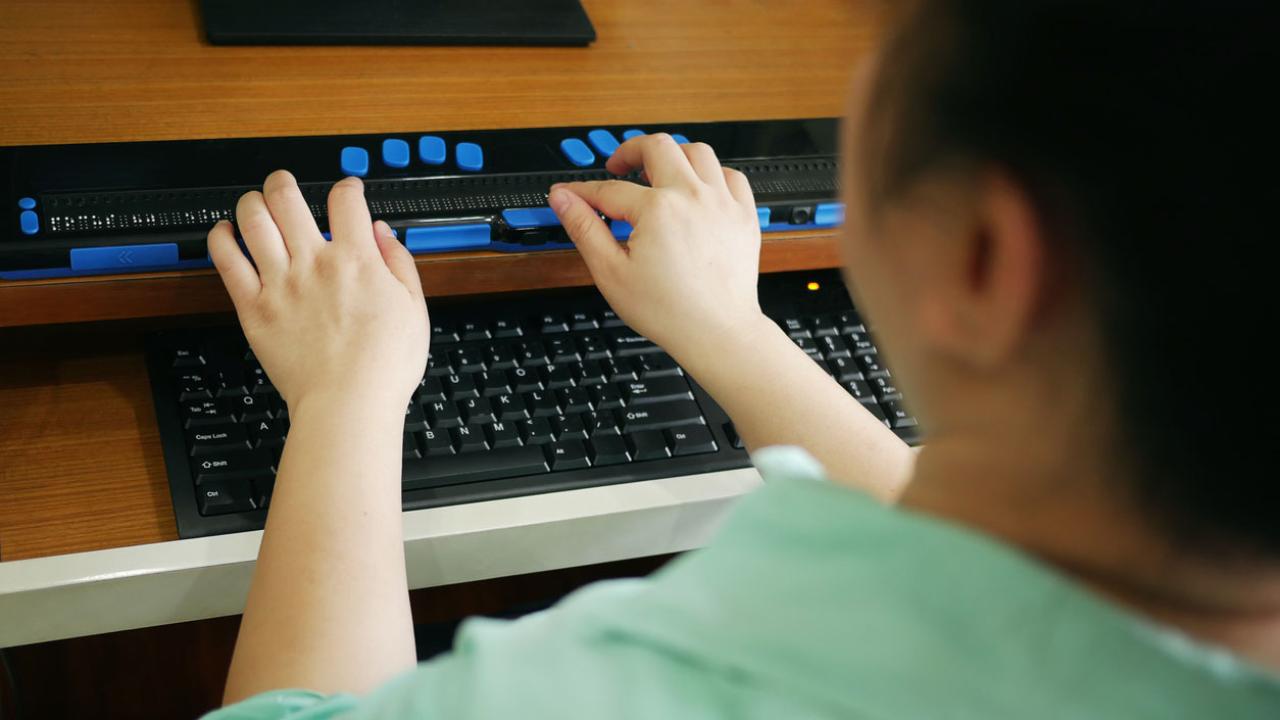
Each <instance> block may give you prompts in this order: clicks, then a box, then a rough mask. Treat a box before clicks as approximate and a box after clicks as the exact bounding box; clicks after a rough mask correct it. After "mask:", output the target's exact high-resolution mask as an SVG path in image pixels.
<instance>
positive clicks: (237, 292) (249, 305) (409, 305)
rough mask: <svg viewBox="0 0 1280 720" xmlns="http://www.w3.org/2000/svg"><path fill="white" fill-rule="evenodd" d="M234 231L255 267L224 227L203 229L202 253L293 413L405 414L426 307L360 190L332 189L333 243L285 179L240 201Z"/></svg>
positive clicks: (413, 272)
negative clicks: (338, 406)
mask: <svg viewBox="0 0 1280 720" xmlns="http://www.w3.org/2000/svg"><path fill="white" fill-rule="evenodd" d="M236 221H237V224H238V226H239V228H240V233H241V235H242V236H243V237H244V242H245V246H246V247H248V249H249V253H250V254H251V255H252V256H253V264H251V263H250V262H249V259H248V258H246V257H245V256H244V253H242V252H241V251H240V248H239V246H238V245H237V244H236V240H235V235H234V234H233V232H232V228H231V223H228V222H226V221H223V222H220V223H218V224H217V225H215V226H214V227H213V229H212V230H211V231H209V255H210V257H212V258H213V263H214V265H215V266H216V267H217V268H218V273H219V274H220V275H221V276H222V281H223V283H224V284H225V285H226V287H227V292H228V293H229V294H230V295H231V300H232V302H233V303H234V304H235V308H236V314H237V315H238V316H239V318H240V324H241V326H242V327H243V328H244V333H245V336H246V337H247V338H248V339H249V344H250V345H251V346H252V347H253V351H254V353H255V354H256V355H257V357H258V361H259V362H261V363H262V367H263V369H264V370H266V372H267V375H268V376H269V377H270V378H271V382H272V383H273V384H274V385H275V386H276V388H277V389H278V390H279V391H280V395H281V396H282V397H283V398H284V401H285V402H286V403H288V405H289V406H290V408H291V410H296V408H297V406H298V405H300V404H305V403H308V402H310V399H311V398H312V397H315V396H329V397H330V398H334V396H338V397H337V399H338V401H339V403H341V402H355V401H357V400H359V401H364V400H368V401H373V402H377V403H379V404H380V406H382V405H385V406H386V407H395V408H396V409H397V410H398V411H402V410H403V408H404V405H405V404H406V403H407V402H408V401H409V397H410V395H411V394H412V392H413V390H414V388H416V387H417V385H418V382H419V381H420V380H421V379H422V375H423V372H424V371H425V368H426V362H427V348H428V342H429V335H430V333H429V329H428V328H429V326H428V318H427V306H426V303H425V301H424V299H423V294H422V284H421V280H420V279H419V277H418V271H417V267H416V265H415V264H414V261H413V256H412V255H410V254H409V251H408V250H406V249H405V247H404V246H403V245H401V244H400V242H399V241H398V240H397V239H396V238H395V236H394V235H392V233H391V228H390V227H388V226H387V224H386V223H385V222H382V221H379V222H378V223H376V224H375V223H371V222H370V217H369V207H368V205H367V204H366V202H365V199H364V186H363V184H362V183H361V182H360V181H359V180H358V179H356V178H347V179H345V180H343V181H341V182H339V183H337V184H336V185H334V186H333V189H332V190H331V191H330V193H329V228H330V230H331V233H332V237H333V240H332V241H331V242H326V241H325V239H324V238H323V237H322V236H321V235H320V230H319V228H317V227H316V223H315V220H314V219H313V218H312V217H311V211H310V210H309V209H308V207H307V203H306V201H305V200H304V199H303V197H302V193H301V191H300V190H299V189H298V184H297V182H296V181H295V180H294V178H293V176H292V175H291V174H289V173H288V172H286V171H283V170H277V171H276V172H274V173H272V174H271V175H270V176H269V177H267V180H266V182H265V183H263V186H262V192H249V193H245V195H244V196H243V197H241V198H240V202H239V204H238V205H237V206H236ZM255 264H256V265H257V268H256V269H255V268H254V265H255Z"/></svg>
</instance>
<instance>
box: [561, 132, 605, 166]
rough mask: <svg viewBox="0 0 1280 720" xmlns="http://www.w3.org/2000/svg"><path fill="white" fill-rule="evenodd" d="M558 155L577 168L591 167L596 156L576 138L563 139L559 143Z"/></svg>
mask: <svg viewBox="0 0 1280 720" xmlns="http://www.w3.org/2000/svg"><path fill="white" fill-rule="evenodd" d="M560 153H561V154H563V155H564V157H565V159H566V160H568V161H569V162H571V163H573V164H574V165H576V166H577V167H591V166H592V165H593V164H595V161H596V154H595V153H593V152H591V148H589V147H587V144H586V143H584V142H582V141H581V140H579V139H578V138H565V139H563V140H561V141H560Z"/></svg>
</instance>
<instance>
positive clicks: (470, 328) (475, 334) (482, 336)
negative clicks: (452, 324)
mask: <svg viewBox="0 0 1280 720" xmlns="http://www.w3.org/2000/svg"><path fill="white" fill-rule="evenodd" d="M458 331H459V333H461V335H462V341H463V342H468V341H472V340H488V339H489V328H487V327H485V326H484V325H482V324H481V323H478V322H464V323H462V324H461V325H459V326H458Z"/></svg>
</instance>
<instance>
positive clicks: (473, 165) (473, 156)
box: [453, 142, 484, 172]
mask: <svg viewBox="0 0 1280 720" xmlns="http://www.w3.org/2000/svg"><path fill="white" fill-rule="evenodd" d="M453 159H454V161H456V162H457V163H458V169H459V170H466V171H468V172H480V171H481V170H483V169H484V150H482V149H481V148H480V146H479V145H477V144H475V143H469V142H462V143H458V144H457V145H455V146H454V148H453Z"/></svg>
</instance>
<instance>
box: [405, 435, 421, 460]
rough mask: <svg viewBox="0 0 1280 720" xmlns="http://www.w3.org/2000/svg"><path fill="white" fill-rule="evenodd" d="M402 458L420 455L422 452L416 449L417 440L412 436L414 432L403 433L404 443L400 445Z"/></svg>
mask: <svg viewBox="0 0 1280 720" xmlns="http://www.w3.org/2000/svg"><path fill="white" fill-rule="evenodd" d="M402 453H403V457H404V459H406V460H408V459H410V458H417V457H422V453H421V452H420V451H419V450H418V442H417V440H416V439H415V438H414V434H413V433H411V432H407V433H405V434H404V444H403V446H402Z"/></svg>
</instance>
